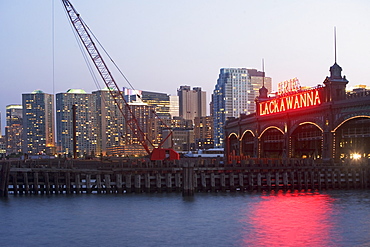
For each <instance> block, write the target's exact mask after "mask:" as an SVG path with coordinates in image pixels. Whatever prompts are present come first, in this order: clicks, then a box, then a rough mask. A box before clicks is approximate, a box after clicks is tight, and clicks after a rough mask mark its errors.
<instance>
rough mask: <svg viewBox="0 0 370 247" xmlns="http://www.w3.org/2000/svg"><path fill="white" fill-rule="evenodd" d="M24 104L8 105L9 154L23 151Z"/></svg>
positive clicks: (6, 135)
mask: <svg viewBox="0 0 370 247" xmlns="http://www.w3.org/2000/svg"><path fill="white" fill-rule="evenodd" d="M22 115H23V109H22V105H7V106H6V126H5V140H6V152H7V154H11V153H14V154H17V153H20V152H22V137H23V136H22V130H23V116H22Z"/></svg>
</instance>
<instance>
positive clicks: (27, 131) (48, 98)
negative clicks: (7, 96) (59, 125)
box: [22, 90, 55, 155]
mask: <svg viewBox="0 0 370 247" xmlns="http://www.w3.org/2000/svg"><path fill="white" fill-rule="evenodd" d="M53 96H54V95H52V94H47V93H44V92H43V91H41V90H35V91H33V92H32V93H28V94H22V107H23V148H22V150H23V153H25V154H28V155H37V154H54V153H55V139H54V138H55V137H54V136H55V133H54V132H55V131H54V97H53Z"/></svg>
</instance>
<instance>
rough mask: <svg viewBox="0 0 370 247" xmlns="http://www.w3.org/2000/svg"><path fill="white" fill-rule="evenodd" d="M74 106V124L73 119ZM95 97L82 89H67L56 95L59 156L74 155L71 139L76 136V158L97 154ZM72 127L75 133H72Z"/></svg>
mask: <svg viewBox="0 0 370 247" xmlns="http://www.w3.org/2000/svg"><path fill="white" fill-rule="evenodd" d="M73 106H75V107H76V108H75V109H76V110H75V114H76V115H75V116H76V117H75V122H74V119H73ZM96 115H97V114H96V107H95V95H93V94H88V93H86V92H85V91H84V90H82V89H69V90H68V91H67V92H66V93H58V94H57V95H56V120H57V139H58V148H59V150H58V151H59V153H60V154H66V155H69V156H72V155H73V154H74V151H75V150H74V143H73V137H74V135H76V153H77V157H82V156H87V155H92V156H95V155H96V154H97V153H98V131H99V130H98V128H97V119H96ZM74 126H75V129H76V133H74Z"/></svg>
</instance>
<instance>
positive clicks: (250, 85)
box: [212, 68, 271, 147]
mask: <svg viewBox="0 0 370 247" xmlns="http://www.w3.org/2000/svg"><path fill="white" fill-rule="evenodd" d="M264 76H265V74H264V72H260V71H257V70H255V69H246V68H222V69H220V74H219V78H218V79H217V84H216V86H215V89H214V91H213V95H212V104H213V118H214V143H215V147H223V140H224V130H223V128H224V125H225V122H226V119H227V118H228V117H239V116H240V114H251V113H254V112H255V110H256V109H255V102H254V100H255V98H256V96H257V95H258V89H259V88H260V87H262V83H263V82H265V83H266V84H265V87H266V85H268V84H270V88H271V78H267V77H264Z"/></svg>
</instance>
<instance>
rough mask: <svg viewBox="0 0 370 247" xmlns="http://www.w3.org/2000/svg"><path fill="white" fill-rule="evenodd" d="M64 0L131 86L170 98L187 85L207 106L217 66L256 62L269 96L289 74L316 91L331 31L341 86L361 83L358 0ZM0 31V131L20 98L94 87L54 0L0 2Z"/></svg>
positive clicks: (369, 50) (363, 59) (364, 4)
mask: <svg viewBox="0 0 370 247" xmlns="http://www.w3.org/2000/svg"><path fill="white" fill-rule="evenodd" d="M71 3H72V4H73V5H74V7H75V8H76V9H77V11H78V12H79V13H80V15H81V17H82V18H83V20H84V21H85V22H86V23H87V24H88V26H89V27H90V29H91V30H92V31H93V33H94V34H95V35H96V36H97V37H98V39H99V41H100V42H101V43H102V44H103V46H104V48H105V49H106V50H107V51H108V53H109V54H110V56H111V57H112V58H113V60H114V61H115V62H116V64H117V65H118V66H119V68H120V69H121V70H122V71H123V73H124V74H125V75H126V76H127V78H128V79H129V80H130V82H131V84H132V85H133V87H134V88H135V89H140V90H148V91H156V92H163V93H168V94H171V95H176V90H177V88H179V87H180V86H181V85H189V86H191V87H202V89H203V90H204V91H206V92H207V97H208V99H209V98H210V95H211V93H212V91H213V89H214V86H215V84H216V81H217V78H218V74H219V70H220V68H225V67H243V68H255V69H259V70H262V65H261V64H262V62H261V60H262V59H264V61H265V71H266V76H269V77H271V78H272V81H273V88H274V89H276V85H277V83H278V82H280V81H284V80H287V79H291V78H294V77H297V78H298V79H299V81H300V84H301V85H303V86H315V85H317V84H322V82H323V81H324V79H325V77H326V76H328V75H329V67H330V66H331V65H333V63H334V38H333V37H334V34H333V33H334V31H333V30H334V27H336V29H337V63H338V64H339V65H340V66H341V67H342V68H343V72H342V74H343V75H346V77H347V79H348V80H349V86H354V85H358V84H365V85H369V86H370V84H369V83H368V71H369V69H370V46H369V45H370V31H369V30H370V16H369V13H370V1H368V0H352V1H350V0H348V1H341V0H335V1H334V0H325V1H323V0H310V1H305V0H299V1H284V0H280V1H273V0H263V1H248V0H229V1H220V0H197V1H195V0H186V1H185V0H157V1H148V0H142V1H141V0H136V1H133V0H105V1H101V0H100V1H98V0H71ZM53 23H54V25H53ZM0 32H1V39H0V49H1V59H0V76H1V85H2V90H1V94H0V111H1V118H2V131H3V130H4V125H5V107H6V105H8V104H21V99H22V93H30V92H32V91H34V90H36V89H40V90H42V91H44V92H46V93H54V94H56V93H60V92H65V91H67V90H68V89H70V88H80V89H84V90H85V91H86V92H92V91H95V90H97V89H98V88H97V86H96V85H95V83H94V81H93V79H92V76H91V75H90V72H89V71H88V69H87V66H86V63H85V61H84V59H83V56H82V55H81V52H80V49H79V46H78V43H77V41H76V39H75V37H74V35H73V32H72V29H71V26H70V24H69V20H68V19H67V16H66V14H65V12H64V9H63V6H62V3H61V1H57V0H55V1H54V3H53V2H52V1H51V0H37V1H35V0H0ZM53 47H54V49H53ZM53 54H54V55H53ZM53 64H54V66H53ZM108 66H109V68H110V69H111V70H112V72H113V73H114V77H115V79H116V81H117V83H118V84H119V85H120V86H121V87H124V86H125V87H128V85H127V83H126V82H125V81H124V80H123V79H122V77H121V76H120V75H119V74H118V73H117V72H116V70H115V69H113V66H112V65H111V64H108ZM100 82H101V81H100ZM100 87H103V84H102V82H101V86H100ZM208 102H209V100H208ZM3 133H4V132H3Z"/></svg>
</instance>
